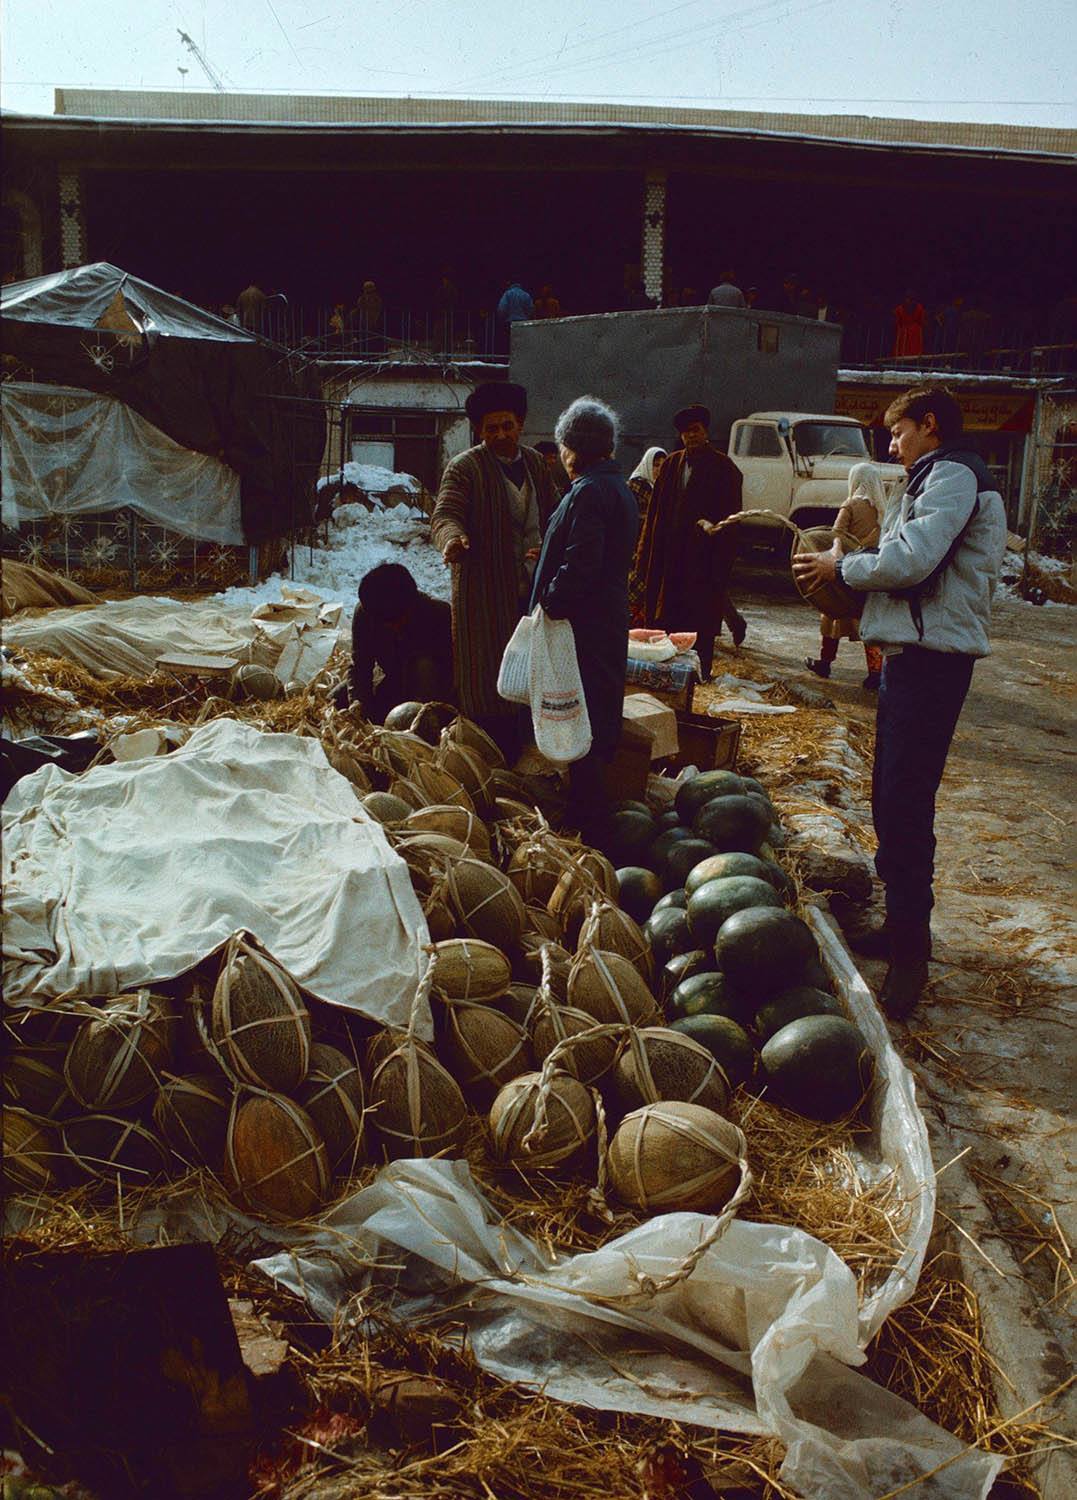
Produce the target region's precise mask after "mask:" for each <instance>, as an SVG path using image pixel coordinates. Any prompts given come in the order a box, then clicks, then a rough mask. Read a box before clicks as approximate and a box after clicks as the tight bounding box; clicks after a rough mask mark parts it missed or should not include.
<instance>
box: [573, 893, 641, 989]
mask: <svg viewBox="0 0 1077 1500" xmlns="http://www.w3.org/2000/svg"><path fill="white" fill-rule="evenodd" d="M588 948H601V949H602V951H603V952H604V953H620V954H621V955H622V957H624V958H627V959H628V961H629V963H631V964H633V965H634V966H635V968H636V969H637V970H638V971H639V974H640V977H641V978H642V979H643V980H644V981H645V982H646V983H647V984H650V982H651V980H652V978H653V977H654V959H653V957H652V955H651V945H650V943H649V942H648V941H647V938H646V936H645V934H644V931H643V928H642V927H640V925H639V923H638V922H634V921H633V920H632V918H631V917H630V916H629V915H628V913H627V912H626V911H622V910H621V908H620V907H619V906H614V905H613V903H612V902H610V901H601V902H595V903H594V904H593V905H592V907H591V910H590V912H589V913H588V916H587V920H586V922H584V924H583V927H582V929H581V931H580V939H579V943H578V944H577V947H576V951H577V953H582V952H584V951H585V950H586V949H588Z"/></svg>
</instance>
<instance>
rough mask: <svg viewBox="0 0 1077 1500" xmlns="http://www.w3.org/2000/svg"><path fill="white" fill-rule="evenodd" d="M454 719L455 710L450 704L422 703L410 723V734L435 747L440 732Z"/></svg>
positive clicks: (439, 737)
mask: <svg viewBox="0 0 1077 1500" xmlns="http://www.w3.org/2000/svg"><path fill="white" fill-rule="evenodd" d="M455 718H456V709H455V708H453V706H452V704H451V703H424V704H423V706H422V708H421V709H420V711H419V713H418V714H416V716H415V718H414V719H412V721H411V732H412V734H417V735H418V736H419V738H420V739H421V740H425V741H426V743H427V744H428V745H430V746H434V745H437V744H438V743H439V741H440V739H441V735H442V731H443V730H445V729H447V728H448V726H449V725H450V724H451V723H452V722H453V720H454V719H455Z"/></svg>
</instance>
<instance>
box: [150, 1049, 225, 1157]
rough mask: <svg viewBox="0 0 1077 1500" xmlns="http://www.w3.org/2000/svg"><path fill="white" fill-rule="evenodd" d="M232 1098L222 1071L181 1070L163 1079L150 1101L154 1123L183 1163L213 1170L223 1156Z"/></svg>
mask: <svg viewBox="0 0 1077 1500" xmlns="http://www.w3.org/2000/svg"><path fill="white" fill-rule="evenodd" d="M231 1102H232V1092H231V1089H230V1088H229V1085H228V1081H227V1080H226V1079H225V1077H224V1075H223V1074H222V1073H220V1072H217V1073H184V1074H180V1075H178V1076H176V1077H174V1078H166V1079H165V1081H164V1083H162V1085H161V1088H160V1090H159V1092H158V1094H157V1098H156V1099H155V1100H154V1101H153V1123H154V1125H155V1126H156V1127H157V1130H158V1132H159V1133H160V1135H161V1137H162V1139H163V1140H164V1142H165V1144H166V1145H167V1146H169V1147H170V1148H171V1150H172V1152H173V1154H174V1155H175V1156H176V1157H178V1158H179V1160H180V1161H181V1162H182V1163H183V1164H184V1166H187V1167H210V1168H212V1170H214V1171H216V1170H217V1169H218V1168H219V1166H220V1164H221V1161H222V1159H223V1157H224V1135H225V1130H226V1128H227V1126H228V1110H229V1107H230V1105H231Z"/></svg>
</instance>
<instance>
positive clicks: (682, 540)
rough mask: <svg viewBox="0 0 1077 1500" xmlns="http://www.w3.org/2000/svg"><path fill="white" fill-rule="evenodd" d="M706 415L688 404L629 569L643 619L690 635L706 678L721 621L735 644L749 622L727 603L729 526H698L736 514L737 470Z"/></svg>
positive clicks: (732, 548) (678, 418)
mask: <svg viewBox="0 0 1077 1500" xmlns="http://www.w3.org/2000/svg"><path fill="white" fill-rule="evenodd" d="M710 420H711V416H710V412H709V411H708V410H707V408H706V407H705V406H686V407H685V408H684V409H683V410H682V411H679V412H677V413H676V415H675V416H674V418H673V425H674V427H675V428H676V429H677V431H678V432H679V433H680V435H681V441H682V442H683V444H684V447H683V449H681V450H679V451H677V452H674V453H671V454H670V455H669V457H668V458H667V459H666V461H665V463H664V464H663V465H662V471H661V473H660V474H659V476H658V482H657V483H656V484H655V487H654V493H653V495H652V496H651V503H650V505H649V506H648V507H647V515H646V518H645V520H644V523H643V530H642V531H641V533H640V538H639V545H638V546H637V548H636V558H635V563H634V568H633V571H634V572H635V573H636V574H637V575H638V577H640V578H641V579H643V587H644V611H645V614H644V618H645V620H646V623H647V624H648V625H651V626H661V627H663V628H664V629H666V630H694V631H695V632H696V637H697V639H696V648H697V650H698V651H699V660H700V665H701V667H702V670H703V676H704V679H706V678H709V677H710V675H711V667H712V665H713V662H714V642H715V638H716V636H718V635H719V634H720V632H721V629H722V621H723V620H725V622H726V624H727V625H728V626H729V629H730V632H731V633H732V636H733V644H734V645H735V646H739V645H740V643H741V641H743V639H744V637H745V634H746V633H747V629H748V627H747V625H746V624H745V622H744V620H743V618H742V617H741V615H740V614H738V612H737V610H736V609H735V608H734V606H733V604H732V602H731V601H730V598H729V592H728V590H729V575H730V573H731V572H732V570H733V563H734V561H735V559H736V552H737V544H736V539H735V536H734V531H735V528H734V527H727V528H726V530H725V531H720V532H719V533H718V534H717V536H714V537H706V535H705V533H704V532H702V531H701V530H700V528H699V525H698V523H699V522H700V521H701V520H702V521H724V520H725V519H726V518H727V517H728V516H732V515H735V514H736V513H737V511H739V510H740V509H741V482H742V476H741V472H740V470H739V469H738V468H737V466H736V464H735V463H734V462H733V460H732V459H731V458H729V457H728V456H727V455H726V454H725V453H722V452H721V451H720V450H719V449H718V448H715V447H713V446H712V444H711V441H710V433H709V431H708V429H709V427H710Z"/></svg>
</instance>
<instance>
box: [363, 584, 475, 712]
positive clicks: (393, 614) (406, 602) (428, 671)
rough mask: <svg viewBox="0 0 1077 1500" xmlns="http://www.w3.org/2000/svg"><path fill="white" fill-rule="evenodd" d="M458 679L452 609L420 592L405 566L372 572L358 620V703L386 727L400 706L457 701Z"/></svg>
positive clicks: (365, 587)
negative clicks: (455, 684)
mask: <svg viewBox="0 0 1077 1500" xmlns="http://www.w3.org/2000/svg"><path fill="white" fill-rule="evenodd" d="M375 667H380V668H381V671H382V673H383V674H384V675H383V676H382V679H381V682H380V683H379V684H378V686H377V687H376V688H375V686H374V668H375ZM452 680H453V673H452V621H451V617H450V612H449V606H448V605H447V604H444V603H443V602H442V601H441V600H440V599H432V598H431V597H430V595H429V594H423V593H420V592H419V586H418V584H417V583H416V582H415V580H414V578H412V576H411V574H410V573H409V572H408V570H407V568H404V567H401V565H400V564H399V563H382V564H381V566H380V567H377V568H372V569H371V571H370V572H369V573H368V574H367V575H366V577H365V578H364V579H363V581H362V583H361V584H360V585H359V603H358V604H357V605H356V607H355V613H354V615H353V616H352V667H351V698H352V702H353V703H358V704H359V705H360V707H361V708H362V710H363V713H364V714H365V715H366V717H367V718H368V719H372V720H373V721H374V722H375V723H377V724H381V723H382V722H383V721H384V719H385V715H386V714H387V713H388V712H389V710H390V709H392V708H395V707H396V706H397V704H398V703H413V702H414V703H429V702H431V701H432V700H433V701H439V702H445V701H452Z"/></svg>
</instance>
